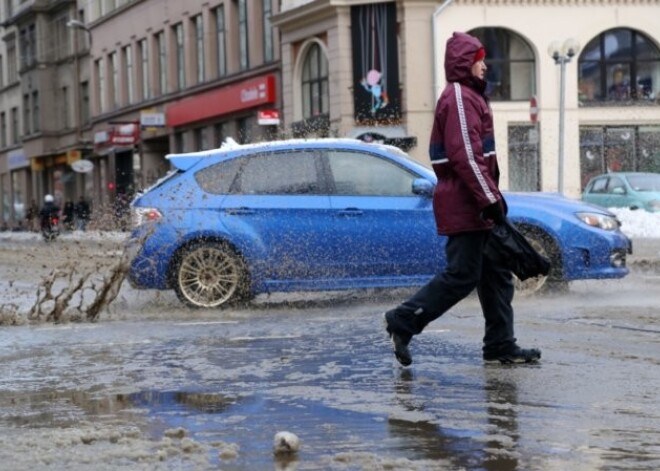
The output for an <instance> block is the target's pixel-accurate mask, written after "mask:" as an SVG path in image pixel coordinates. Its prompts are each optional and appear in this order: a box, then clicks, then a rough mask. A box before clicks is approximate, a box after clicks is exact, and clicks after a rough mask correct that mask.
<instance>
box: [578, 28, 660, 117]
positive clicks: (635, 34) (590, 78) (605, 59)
mask: <svg viewBox="0 0 660 471" xmlns="http://www.w3.org/2000/svg"><path fill="white" fill-rule="evenodd" d="M578 74H579V82H578V91H579V100H580V104H581V105H590V104H601V103H606V104H608V105H616V104H630V103H634V102H637V103H641V104H651V103H655V104H660V49H659V48H658V47H657V46H656V45H655V44H654V43H653V42H652V41H651V40H650V39H649V38H647V37H646V36H645V35H644V34H643V33H640V32H639V31H635V30H632V29H628V28H616V29H612V30H609V31H606V32H604V33H602V34H600V35H598V36H596V37H595V38H593V39H592V40H591V41H590V42H589V43H588V44H587V45H586V47H585V48H584V50H583V51H582V53H581V54H580V58H579V60H578Z"/></svg>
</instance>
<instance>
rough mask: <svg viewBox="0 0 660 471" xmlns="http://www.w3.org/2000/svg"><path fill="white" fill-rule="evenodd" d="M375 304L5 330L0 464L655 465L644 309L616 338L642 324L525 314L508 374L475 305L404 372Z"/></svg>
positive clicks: (423, 340)
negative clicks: (290, 442) (287, 442)
mask: <svg viewBox="0 0 660 471" xmlns="http://www.w3.org/2000/svg"><path fill="white" fill-rule="evenodd" d="M578 298H579V296H576V297H575V300H576V301H575V302H577V300H578ZM380 307H381V306H376V305H374V304H370V303H358V304H353V305H351V304H340V307H339V308H337V307H335V306H333V305H332V303H328V304H327V305H326V304H321V305H320V306H317V307H314V306H302V307H300V306H296V307H294V308H290V307H287V306H283V305H277V304H275V305H272V306H266V307H264V308H261V309H252V310H250V311H241V310H236V311H228V312H227V311H225V312H223V313H222V315H220V314H219V313H217V312H213V313H210V312H199V311H188V310H181V311H175V310H172V311H170V312H169V313H168V314H167V318H165V319H160V320H155V319H158V318H157V317H155V315H154V318H152V320H149V321H142V320H139V321H138V320H135V319H132V320H126V321H120V322H117V321H113V322H105V323H97V324H93V325H73V326H72V325H69V326H53V325H49V326H42V327H30V326H23V327H13V328H6V330H0V460H12V462H13V463H15V464H16V466H14V469H15V470H21V469H26V470H28V469H34V466H33V464H34V463H35V462H39V463H45V464H47V465H48V467H49V469H56V470H59V469H62V470H64V469H67V470H69V469H73V470H77V469H89V468H88V466H87V465H88V463H89V462H94V463H95V466H96V469H122V467H125V469H149V470H151V469H177V470H178V469H194V470H198V469H218V468H221V469H223V470H228V471H238V470H249V471H252V470H262V469H264V470H267V469H291V470H293V469H296V470H317V469H323V470H325V469H347V470H372V469H374V470H379V469H396V470H447V469H450V470H453V469H469V470H485V471H508V470H512V471H513V470H531V471H536V470H544V471H545V470H547V469H557V470H559V469H562V470H563V469H571V470H592V469H636V470H637V469H648V470H651V469H659V468H660V466H659V465H660V448H659V446H658V443H660V432H658V428H657V423H658V420H659V419H660V415H659V413H658V412H657V410H656V408H654V405H657V400H656V399H657V386H658V374H657V369H654V368H653V367H654V366H657V363H655V362H657V356H658V355H657V353H656V354H654V353H653V346H657V334H655V333H654V332H653V330H654V329H657V327H655V325H656V324H655V323H656V321H654V320H653V319H652V318H651V316H649V315H647V314H646V313H645V311H643V312H642V317H641V319H642V321H643V323H644V325H645V327H650V328H645V331H644V332H640V331H635V330H632V329H616V332H615V333H613V332H614V330H613V329H611V328H605V327H603V326H606V325H610V326H611V325H623V322H626V323H630V325H631V326H633V325H635V324H634V320H632V319H630V318H626V319H625V320H623V319H621V318H614V317H611V316H613V315H614V314H616V312H615V310H611V311H606V310H600V311H598V312H596V310H594V309H593V308H592V307H589V308H580V307H577V306H574V307H572V308H571V309H566V310H561V309H558V308H557V307H556V306H555V305H554V304H553V302H552V301H549V302H548V303H547V305H544V306H538V305H535V304H533V303H531V302H530V304H529V305H528V306H525V305H522V306H521V307H519V310H520V312H523V313H524V316H525V317H522V316H521V317H522V319H523V320H522V321H521V322H520V324H519V325H520V327H519V329H520V330H521V335H524V337H525V338H526V339H531V340H533V341H539V343H540V344H541V345H542V346H543V348H544V360H543V362H542V363H540V364H539V365H528V366H522V367H500V366H491V365H488V366H485V365H483V363H482V361H481V351H480V345H479V339H480V335H481V334H482V332H481V330H482V326H481V322H480V320H479V317H478V316H477V315H476V314H475V312H474V304H470V301H468V302H467V304H466V305H464V306H462V307H459V308H458V309H456V310H455V311H454V312H452V315H451V316H448V317H447V318H445V319H442V320H441V322H439V323H438V325H437V326H435V325H434V326H432V327H433V328H431V329H429V330H428V331H426V332H425V333H424V335H422V336H419V337H417V338H415V340H414V343H413V344H412V345H411V348H412V349H413V355H414V357H415V363H414V364H413V367H412V368H408V369H402V368H399V367H398V366H397V365H396V363H395V361H394V360H393V358H392V354H391V351H390V345H389V343H388V341H387V338H386V336H385V335H384V333H383V332H381V327H380V326H381V323H380V316H379V313H380V312H381V311H382V309H380ZM158 309H160V307H159V308H158ZM562 309H563V306H562ZM346 310H350V315H349V314H347V313H346V312H343V311H346ZM339 311H342V313H341V314H340V313H339ZM158 314H160V312H158ZM608 315H609V316H610V317H606V316H608ZM575 319H584V320H585V322H582V321H581V322H579V323H578V322H575V321H574V320H575ZM614 335H616V336H617V337H616V339H617V342H616V343H614V342H612V339H613V336H614ZM621 343H623V344H625V345H622V344H621ZM630 360H632V361H630ZM283 430H286V431H291V432H293V433H296V434H297V435H298V436H299V437H300V439H301V443H302V447H301V450H300V452H299V453H298V455H296V456H295V457H294V458H293V459H292V460H291V461H290V462H287V463H283V462H278V461H276V460H275V458H274V457H273V453H272V441H273V436H274V435H275V433H277V432H278V431H283ZM62 437H64V438H62ZM51 441H52V442H54V443H56V447H55V449H56V450H57V451H53V447H52V446H51V447H49V446H48V443H49V442H51ZM3 444H4V445H7V446H5V447H3V446H2V445H3ZM8 444H11V446H9V445H8ZM15 450H19V451H20V450H25V451H22V452H21V453H20V454H19V453H18V451H15ZM27 451H31V452H32V453H35V454H36V455H37V458H35V457H31V456H30V455H29V454H26V453H27ZM28 458H29V459H28ZM21 460H24V461H21ZM35 460H37V461H35ZM0 462H2V461H0Z"/></svg>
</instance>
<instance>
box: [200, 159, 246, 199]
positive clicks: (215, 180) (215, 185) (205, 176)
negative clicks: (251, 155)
mask: <svg viewBox="0 0 660 471" xmlns="http://www.w3.org/2000/svg"><path fill="white" fill-rule="evenodd" d="M240 165H241V160H240V159H231V160H226V161H223V162H220V163H217V164H215V165H211V166H210V167H206V168H203V169H202V170H200V171H198V172H196V173H195V180H196V181H197V184H198V185H199V186H200V187H201V188H202V190H204V191H206V192H207V193H213V194H216V195H226V194H228V193H229V189H230V188H231V185H232V183H233V182H234V179H235V178H236V173H237V172H238V169H239V167H240Z"/></svg>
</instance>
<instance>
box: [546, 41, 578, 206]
mask: <svg viewBox="0 0 660 471" xmlns="http://www.w3.org/2000/svg"><path fill="white" fill-rule="evenodd" d="M579 50H580V44H579V43H578V42H577V40H576V39H573V38H568V39H567V40H566V41H564V44H561V43H560V42H559V41H553V42H552V43H550V46H548V54H549V55H550V57H552V58H553V59H554V61H555V64H558V65H559V71H560V72H559V139H558V140H559V154H558V155H557V179H558V182H557V188H558V191H559V193H560V194H564V115H565V114H566V104H565V95H566V64H568V63H569V62H570V61H571V59H572V58H573V56H574V55H575V54H577V53H578V51H579Z"/></svg>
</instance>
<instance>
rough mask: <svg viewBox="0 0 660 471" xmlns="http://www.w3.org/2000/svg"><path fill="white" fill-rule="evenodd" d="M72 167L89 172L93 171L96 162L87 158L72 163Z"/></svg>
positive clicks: (75, 170)
mask: <svg viewBox="0 0 660 471" xmlns="http://www.w3.org/2000/svg"><path fill="white" fill-rule="evenodd" d="M71 168H72V169H73V171H74V172H78V173H87V172H91V171H92V169H93V168H94V164H93V163H92V162H91V161H89V160H86V159H82V160H76V161H75V162H73V163H72V164H71Z"/></svg>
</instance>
